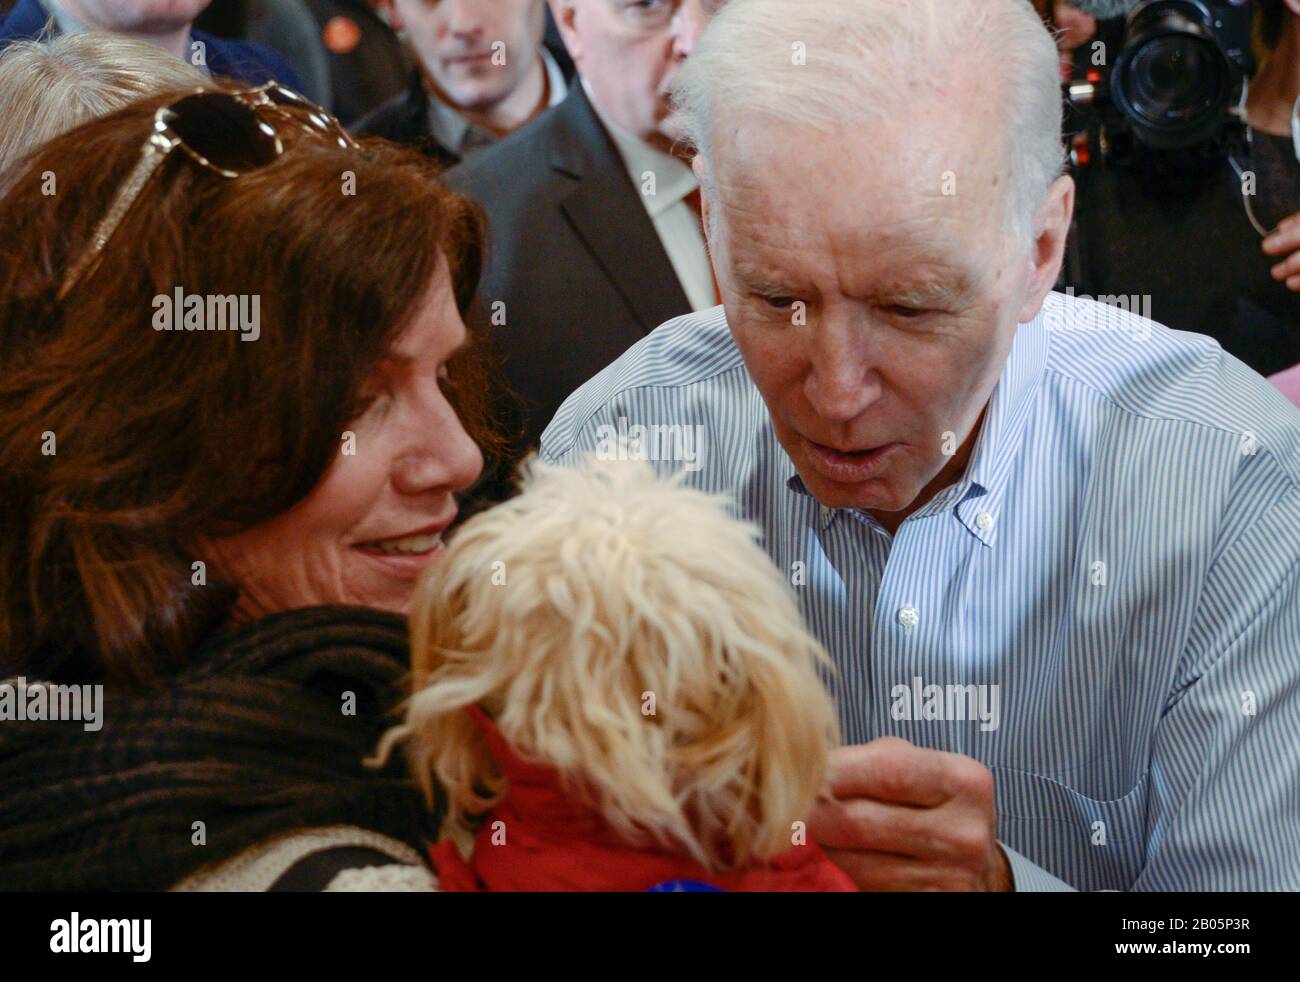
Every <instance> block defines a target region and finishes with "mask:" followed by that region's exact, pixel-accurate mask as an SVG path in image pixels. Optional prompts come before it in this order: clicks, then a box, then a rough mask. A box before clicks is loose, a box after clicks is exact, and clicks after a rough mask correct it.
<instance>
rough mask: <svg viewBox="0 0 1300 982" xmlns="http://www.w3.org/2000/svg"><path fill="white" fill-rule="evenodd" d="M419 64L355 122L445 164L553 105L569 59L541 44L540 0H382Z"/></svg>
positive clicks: (564, 88) (360, 129)
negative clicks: (405, 80) (398, 88)
mask: <svg viewBox="0 0 1300 982" xmlns="http://www.w3.org/2000/svg"><path fill="white" fill-rule="evenodd" d="M380 3H381V5H382V7H383V9H384V10H386V11H387V13H388V16H389V20H390V21H391V22H392V24H393V26H394V27H395V28H397V29H398V30H401V31H402V32H403V33H404V34H405V36H406V40H407V41H408V42H409V43H410V46H411V50H412V51H413V52H414V53H415V56H416V60H417V61H418V63H419V64H418V66H417V67H416V68H415V70H414V71H413V72H412V73H411V78H410V82H409V83H408V85H407V87H406V90H405V91H404V92H402V93H401V94H399V95H397V96H395V97H393V98H392V99H390V100H388V101H387V102H385V103H384V104H383V105H382V106H380V107H379V108H378V109H376V110H374V111H373V112H371V113H370V114H368V115H367V116H365V117H364V118H363V119H362V120H360V121H359V122H358V123H357V124H356V126H355V127H354V128H355V130H356V132H357V133H359V134H361V135H363V136H382V137H384V138H386V139H389V140H394V141H396V142H398V143H405V144H408V145H410V146H414V147H416V148H418V149H420V150H422V151H424V152H425V153H426V154H428V155H429V156H431V157H433V158H435V159H436V160H438V161H439V162H441V163H442V164H443V166H445V167H452V166H454V165H456V164H458V163H460V162H461V161H462V160H464V159H466V158H468V157H470V156H472V155H473V154H475V153H477V152H478V151H480V150H482V149H484V148H485V147H488V146H491V145H492V144H493V143H495V142H496V141H497V140H498V139H500V138H501V137H502V136H505V135H506V134H507V133H512V132H514V131H515V130H517V129H519V128H520V127H521V126H523V125H524V124H525V123H527V122H529V121H530V120H532V119H534V118H535V117H537V116H538V115H540V114H541V113H543V112H545V111H546V110H547V109H549V108H550V107H551V106H555V105H558V104H559V103H560V102H562V101H563V100H564V97H565V95H566V94H567V92H568V84H569V82H568V80H569V77H570V76H571V75H572V67H573V66H572V63H571V62H570V63H569V64H568V68H569V70H568V71H567V72H566V71H565V69H564V67H563V64H562V62H568V58H567V56H566V55H565V54H564V52H563V51H552V50H550V48H549V46H547V45H545V44H543V31H544V29H545V26H546V4H545V0H496V2H493V3H484V2H483V0H437V2H430V0H380Z"/></svg>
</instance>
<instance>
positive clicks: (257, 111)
mask: <svg viewBox="0 0 1300 982" xmlns="http://www.w3.org/2000/svg"><path fill="white" fill-rule="evenodd" d="M287 110H299V111H300V112H301V114H302V115H298V114H295V113H292V112H288V111H287ZM268 114H278V116H279V117H280V118H281V119H282V120H284V121H287V122H292V123H294V124H295V125H297V126H298V127H299V128H301V129H303V130H305V131H307V132H308V133H312V134H314V135H316V136H323V137H326V138H328V139H330V140H331V141H333V142H334V143H337V144H338V146H340V147H342V148H344V149H354V150H355V149H357V146H358V145H357V142H356V141H355V140H354V139H352V137H351V136H349V135H348V132H347V130H345V129H344V128H343V125H342V124H341V123H340V122H339V121H338V120H337V119H335V118H334V117H333V116H331V115H330V114H329V113H327V112H326V111H325V110H324V109H322V108H321V107H320V106H318V105H316V104H315V103H313V102H309V101H308V100H306V99H304V98H303V97H302V96H300V95H298V94H297V93H296V92H294V91H292V90H291V89H288V88H285V87H284V86H283V85H280V84H279V83H278V82H268V83H266V84H265V85H261V86H258V87H257V88H254V89H246V90H244V91H241V92H218V91H209V90H206V89H196V90H195V91H194V92H192V93H190V94H189V95H187V96H184V97H183V98H181V99H178V100H177V101H176V102H173V103H171V104H170V105H166V106H163V107H162V108H160V109H159V110H158V111H157V112H156V113H154V118H153V129H152V131H151V132H150V134H149V138H148V139H147V140H146V141H145V145H144V147H143V148H142V149H141V151H140V161H139V163H137V164H136V165H135V168H134V169H133V170H132V171H131V173H130V174H129V175H128V176H127V179H126V180H125V181H124V182H123V183H122V186H121V187H120V188H119V189H118V191H117V193H116V194H115V195H114V197H113V201H112V204H110V205H109V208H108V212H107V213H106V214H105V215H104V217H103V218H102V219H100V221H99V224H98V225H96V226H95V231H94V232H93V233H92V235H91V241H90V246H89V247H88V248H87V249H86V252H85V253H84V254H83V255H82V256H81V257H80V258H79V259H78V260H77V261H76V262H75V263H74V264H73V265H72V266H71V267H70V268H69V269H68V272H67V275H66V276H65V277H64V280H63V286H62V287H61V288H60V290H59V299H60V300H62V299H63V298H64V297H66V296H67V295H68V293H69V292H70V291H71V290H72V288H73V287H75V286H76V285H77V283H79V282H80V281H81V280H82V279H83V278H84V277H85V276H86V275H87V273H88V271H89V270H90V269H91V268H92V267H93V266H94V265H95V264H96V263H97V262H98V261H99V258H100V256H101V255H103V252H104V247H105V246H106V245H108V241H109V240H110V239H111V238H112V237H113V233H114V232H116V231H117V228H118V226H119V225H121V224H122V219H123V218H125V217H126V215H127V213H128V212H129V211H130V210H131V206H132V205H133V204H135V201H136V199H137V198H139V197H140V192H141V191H143V190H144V187H145V185H146V184H148V183H149V179H150V178H151V177H153V175H154V174H155V173H156V172H157V170H158V168H159V167H160V166H162V163H163V161H165V160H166V159H167V158H168V157H170V156H171V155H172V152H173V151H175V150H180V151H181V152H182V153H184V154H185V155H186V156H187V157H189V158H190V160H192V161H194V163H196V164H198V165H199V166H200V167H203V168H205V169H207V170H210V171H212V173H214V174H219V175H221V176H222V177H225V178H236V177H239V176H240V175H241V174H247V173H248V172H249V171H254V170H257V169H258V168H260V167H265V166H267V165H268V164H270V163H272V162H274V161H275V160H276V159H277V158H278V157H279V156H280V154H282V153H284V144H283V143H282V142H281V140H280V131H279V130H277V129H276V127H274V126H272V125H271V123H270V122H268V121H267V119H266V118H265V117H266V115H268Z"/></svg>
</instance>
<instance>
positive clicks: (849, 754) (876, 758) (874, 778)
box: [826, 737, 984, 808]
mask: <svg viewBox="0 0 1300 982" xmlns="http://www.w3.org/2000/svg"><path fill="white" fill-rule="evenodd" d="M981 771H984V768H983V767H982V766H981V765H980V764H979V762H978V761H975V760H972V759H971V758H969V757H962V756H961V755H959V754H950V753H948V752H946V751H943V750H929V749H926V748H924V747H915V746H913V745H912V744H910V743H908V742H907V741H906V740H900V739H898V738H897V737H881V738H880V739H879V740H873V741H872V742H871V743H867V744H862V745H860V746H855V747H839V748H837V749H836V750H833V751H832V752H831V755H830V760H829V761H828V762H827V773H826V782H827V784H829V785H830V788H831V790H832V791H833V792H834V794H835V797H837V798H845V799H847V798H875V799H876V800H878V801H890V802H895V803H897V804H901V805H913V806H916V807H920V808H934V807H936V806H938V805H941V804H943V803H944V802H945V801H948V800H950V799H951V798H953V797H955V796H956V795H958V794H960V793H961V792H962V791H963V790H964V787H965V782H966V781H968V780H973V779H975V777H976V776H977V774H976V772H981Z"/></svg>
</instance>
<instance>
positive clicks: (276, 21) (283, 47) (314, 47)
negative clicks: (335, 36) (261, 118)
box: [194, 0, 332, 109]
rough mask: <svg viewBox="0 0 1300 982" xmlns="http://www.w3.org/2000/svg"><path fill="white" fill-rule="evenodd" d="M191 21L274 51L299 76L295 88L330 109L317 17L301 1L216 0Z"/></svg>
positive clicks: (327, 63) (327, 72)
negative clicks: (298, 85)
mask: <svg viewBox="0 0 1300 982" xmlns="http://www.w3.org/2000/svg"><path fill="white" fill-rule="evenodd" d="M194 24H195V26H196V27H198V28H199V29H201V30H203V31H206V32H208V33H209V34H215V35H216V36H217V37H219V38H226V39H229V40H233V41H251V42H253V43H255V44H259V45H261V46H262V47H265V48H270V49H272V50H274V51H275V52H276V54H278V55H280V57H282V58H283V59H284V60H285V61H286V62H288V63H289V67H290V68H291V69H293V72H294V74H295V75H296V76H297V77H298V80H299V82H300V83H301V85H302V88H301V89H299V90H298V91H300V92H301V93H302V94H303V95H304V96H306V97H307V98H308V99H310V100H312V102H315V103H317V104H318V105H320V106H322V107H324V108H326V109H331V105H330V103H331V99H332V91H331V88H330V75H329V60H328V58H327V56H326V54H325V45H324V44H323V42H322V41H321V36H320V30H319V29H318V28H317V26H316V18H315V17H313V16H312V14H311V11H310V10H308V9H307V5H306V4H305V3H304V2H303V0H216V2H214V3H210V4H209V5H208V7H207V9H206V10H204V11H203V12H202V13H200V14H199V16H198V17H196V18H195V20H194Z"/></svg>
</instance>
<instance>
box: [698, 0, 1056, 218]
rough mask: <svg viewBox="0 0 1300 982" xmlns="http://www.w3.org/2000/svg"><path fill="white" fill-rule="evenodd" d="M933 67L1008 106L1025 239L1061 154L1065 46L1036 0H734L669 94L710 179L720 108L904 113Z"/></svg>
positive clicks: (814, 118) (767, 112) (1010, 200)
mask: <svg viewBox="0 0 1300 982" xmlns="http://www.w3.org/2000/svg"><path fill="white" fill-rule="evenodd" d="M936 79H942V80H945V81H948V82H950V83H951V85H950V86H949V88H950V89H956V88H958V87H960V88H961V89H969V88H971V87H975V88H977V89H978V90H979V92H980V95H979V96H978V97H979V98H983V99H986V100H989V101H990V102H991V103H992V105H994V106H997V107H1000V110H1001V112H1000V113H999V115H1000V116H1003V117H1005V120H1006V143H1005V152H1006V154H1007V159H1008V168H1009V173H1010V180H1009V184H1010V187H1009V188H1008V189H1007V191H1006V204H1007V219H1008V223H1009V227H1010V229H1011V230H1012V231H1013V233H1014V234H1018V235H1020V236H1022V237H1024V238H1025V239H1028V238H1029V237H1030V233H1031V225H1032V221H1033V218H1034V215H1035V213H1036V212H1037V210H1038V207H1039V206H1040V205H1041V204H1042V202H1043V200H1044V198H1045V197H1046V195H1047V191H1048V188H1050V187H1051V185H1052V183H1053V182H1054V181H1055V180H1056V178H1058V177H1059V176H1060V175H1061V172H1062V169H1063V166H1064V160H1065V153H1064V146H1063V143H1062V139H1061V117H1062V98H1061V86H1060V75H1059V57H1058V54H1057V50H1056V45H1055V43H1054V42H1053V40H1052V37H1051V34H1050V33H1049V32H1048V30H1047V28H1046V26H1045V25H1044V24H1043V22H1042V20H1041V18H1040V17H1039V16H1038V14H1037V13H1036V12H1035V10H1034V9H1033V7H1032V5H1031V4H1030V2H1029V0H731V2H730V3H728V4H727V5H726V6H725V7H724V8H723V9H722V10H721V11H720V12H719V13H718V15H717V16H716V17H715V18H714V20H713V22H712V24H711V25H710V26H709V28H708V30H707V31H705V33H704V35H703V36H702V37H701V39H700V40H699V42H698V43H697V44H696V46H695V48H694V50H693V51H692V53H691V57H690V59H689V60H688V62H687V64H686V65H685V67H684V68H683V70H682V72H681V74H680V75H679V76H678V79H677V81H676V84H675V85H674V93H673V94H674V98H675V100H676V103H677V111H678V123H679V125H680V126H681V129H682V132H683V134H684V137H685V139H686V140H687V141H688V142H689V143H690V144H692V145H693V146H694V148H695V149H696V150H697V152H698V153H699V154H700V155H701V156H702V158H703V160H702V162H703V164H704V166H705V183H706V185H710V186H711V181H710V177H711V172H710V171H709V166H710V163H711V161H712V159H713V155H712V149H713V139H714V137H715V136H716V134H717V127H718V124H719V122H720V121H724V120H735V119H737V118H738V116H739V115H740V114H758V115H761V116H766V117H768V118H771V119H775V120H779V121H782V122H790V123H797V124H804V125H808V126H810V127H813V128H816V129H820V130H824V131H827V132H835V131H839V130H843V129H844V128H846V127H861V126H862V125H863V124H864V123H869V122H872V121H876V120H880V119H883V118H900V117H901V118H904V119H905V118H906V114H907V112H908V109H909V104H908V100H909V98H913V93H916V94H918V95H919V94H920V93H925V96H924V97H925V98H930V99H933V94H932V93H933V91H934V89H933V86H932V84H931V83H933V82H934V81H935V80H936ZM715 211H716V209H715Z"/></svg>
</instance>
